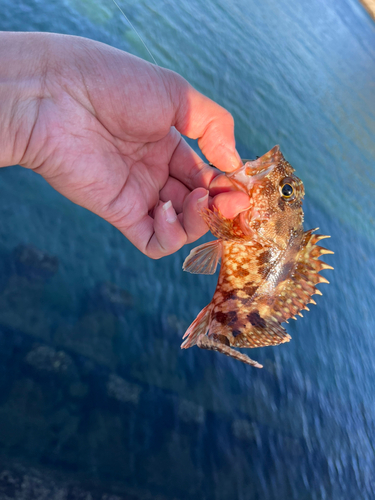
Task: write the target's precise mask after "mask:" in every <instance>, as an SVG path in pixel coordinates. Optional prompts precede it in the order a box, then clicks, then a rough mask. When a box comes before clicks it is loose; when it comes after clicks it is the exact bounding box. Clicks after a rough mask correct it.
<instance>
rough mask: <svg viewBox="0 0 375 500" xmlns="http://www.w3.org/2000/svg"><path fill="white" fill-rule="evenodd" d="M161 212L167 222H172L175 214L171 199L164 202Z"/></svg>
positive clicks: (175, 217)
mask: <svg viewBox="0 0 375 500" xmlns="http://www.w3.org/2000/svg"><path fill="white" fill-rule="evenodd" d="M163 212H164V217H165V220H166V221H167V222H169V223H170V224H172V223H173V222H174V221H175V220H176V219H177V214H176V211H175V209H174V208H173V206H172V202H171V201H167V203H164V205H163Z"/></svg>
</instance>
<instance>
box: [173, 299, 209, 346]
mask: <svg viewBox="0 0 375 500" xmlns="http://www.w3.org/2000/svg"><path fill="white" fill-rule="evenodd" d="M212 307H213V305H212V304H208V306H206V307H205V308H204V309H202V310H201V312H200V313H199V314H198V316H197V317H196V318H195V320H194V321H193V322H192V324H191V325H190V326H189V328H188V329H187V330H186V332H185V335H184V336H183V338H186V340H185V341H184V342H183V343H182V344H181V349H187V348H188V347H192V346H193V345H195V344H196V343H197V340H198V337H199V335H205V334H206V333H207V330H208V328H209V326H210V320H211V311H212Z"/></svg>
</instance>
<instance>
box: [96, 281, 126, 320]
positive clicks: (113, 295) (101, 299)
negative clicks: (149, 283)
mask: <svg viewBox="0 0 375 500" xmlns="http://www.w3.org/2000/svg"><path fill="white" fill-rule="evenodd" d="M133 306H134V299H133V297H132V295H131V294H130V293H129V292H127V291H126V290H123V289H122V288H120V287H119V286H117V285H115V284H114V283H110V282H109V281H105V282H103V283H99V284H98V285H97V286H96V287H95V288H94V290H93V292H92V294H91V296H90V298H89V301H88V307H89V309H95V310H96V309H101V310H103V311H108V312H112V313H114V314H121V313H123V312H124V311H127V310H128V309H130V308H132V307H133Z"/></svg>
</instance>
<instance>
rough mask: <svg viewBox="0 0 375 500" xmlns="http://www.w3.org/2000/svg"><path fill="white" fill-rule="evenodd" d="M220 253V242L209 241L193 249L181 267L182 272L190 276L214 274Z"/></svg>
mask: <svg viewBox="0 0 375 500" xmlns="http://www.w3.org/2000/svg"><path fill="white" fill-rule="evenodd" d="M221 253H222V243H221V241H220V240H214V241H209V242H208V243H204V244H203V245H199V247H195V248H194V249H193V250H192V251H191V252H190V254H189V255H188V257H186V259H185V262H184V264H183V266H182V269H183V270H184V271H188V272H189V273H192V274H214V273H215V271H216V268H217V265H218V262H219V260H220V257H221Z"/></svg>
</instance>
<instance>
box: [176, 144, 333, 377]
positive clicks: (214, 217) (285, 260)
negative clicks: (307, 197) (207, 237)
mask: <svg viewBox="0 0 375 500" xmlns="http://www.w3.org/2000/svg"><path fill="white" fill-rule="evenodd" d="M293 172H294V169H293V168H292V166H291V165H290V164H289V163H288V162H287V161H286V160H285V158H284V157H283V155H282V153H281V151H280V149H279V147H278V146H275V147H274V148H273V149H271V151H269V152H268V153H266V154H265V155H264V156H262V157H260V158H258V159H257V160H255V161H246V163H245V164H244V165H243V166H242V167H240V168H239V169H237V170H236V171H234V172H231V173H230V174H225V175H226V176H227V178H228V179H230V180H231V182H232V183H233V185H234V188H235V189H237V190H242V191H245V192H246V193H248V194H249V196H250V203H251V206H250V208H249V209H248V210H246V211H245V212H242V213H241V214H239V215H238V216H237V217H235V218H234V219H233V220H231V219H226V218H225V217H223V216H222V214H221V213H220V212H219V211H218V210H217V209H216V208H214V209H213V210H206V211H205V212H203V213H202V216H203V218H204V220H205V221H206V223H207V224H208V226H209V228H210V230H211V232H212V234H213V235H214V236H216V237H217V238H218V239H217V240H214V241H210V242H209V243H205V244H203V245H200V246H198V247H196V248H194V250H192V251H191V252H190V255H189V256H188V257H187V259H186V260H185V262H184V266H183V269H184V270H185V271H189V272H190V273H195V274H213V273H214V272H215V270H216V267H217V264H218V262H219V260H220V259H221V268H220V274H219V279H218V283H217V287H216V290H215V293H214V296H213V298H212V301H211V302H210V303H209V304H208V306H206V307H205V308H204V309H203V310H202V311H201V312H200V313H199V314H198V316H197V318H196V319H195V320H194V321H193V323H192V324H191V325H190V327H189V328H188V329H187V331H186V333H185V335H184V339H186V340H185V341H184V342H183V344H182V345H181V347H182V348H184V349H187V348H188V347H191V346H193V345H195V344H197V345H198V347H201V348H203V349H211V350H214V351H218V352H221V353H223V354H226V355H227V356H231V357H234V358H236V359H239V360H241V361H243V362H244V363H247V364H250V365H252V366H256V367H257V368H262V365H260V364H259V363H257V362H256V361H253V360H251V359H250V358H249V357H248V356H246V355H245V354H242V353H240V352H238V351H236V350H235V349H233V347H240V348H241V347H262V346H269V345H277V344H280V343H283V342H289V340H290V338H291V337H290V336H289V335H288V333H287V332H286V331H285V329H284V328H283V327H282V326H281V323H283V322H287V321H288V319H289V318H293V319H296V317H295V315H296V314H298V315H300V316H302V314H301V310H302V309H307V310H309V309H308V307H307V304H309V303H311V304H315V301H314V300H313V299H312V298H311V296H312V295H314V294H318V295H321V292H320V291H319V290H318V289H317V288H316V285H317V284H319V283H328V281H327V280H326V279H325V278H323V277H322V276H320V275H319V271H321V270H324V269H333V268H332V267H331V266H329V265H328V264H326V263H324V262H322V261H320V260H319V257H320V256H321V255H324V254H332V253H333V252H331V251H330V250H327V249H325V248H323V247H321V246H318V245H317V243H318V241H320V240H322V239H323V238H329V236H323V235H317V234H313V233H314V231H316V229H310V230H309V231H306V232H304V231H303V211H302V199H303V197H304V194H305V193H304V188H303V184H302V181H301V180H300V179H299V178H298V177H296V176H295V175H294V173H293Z"/></svg>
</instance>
